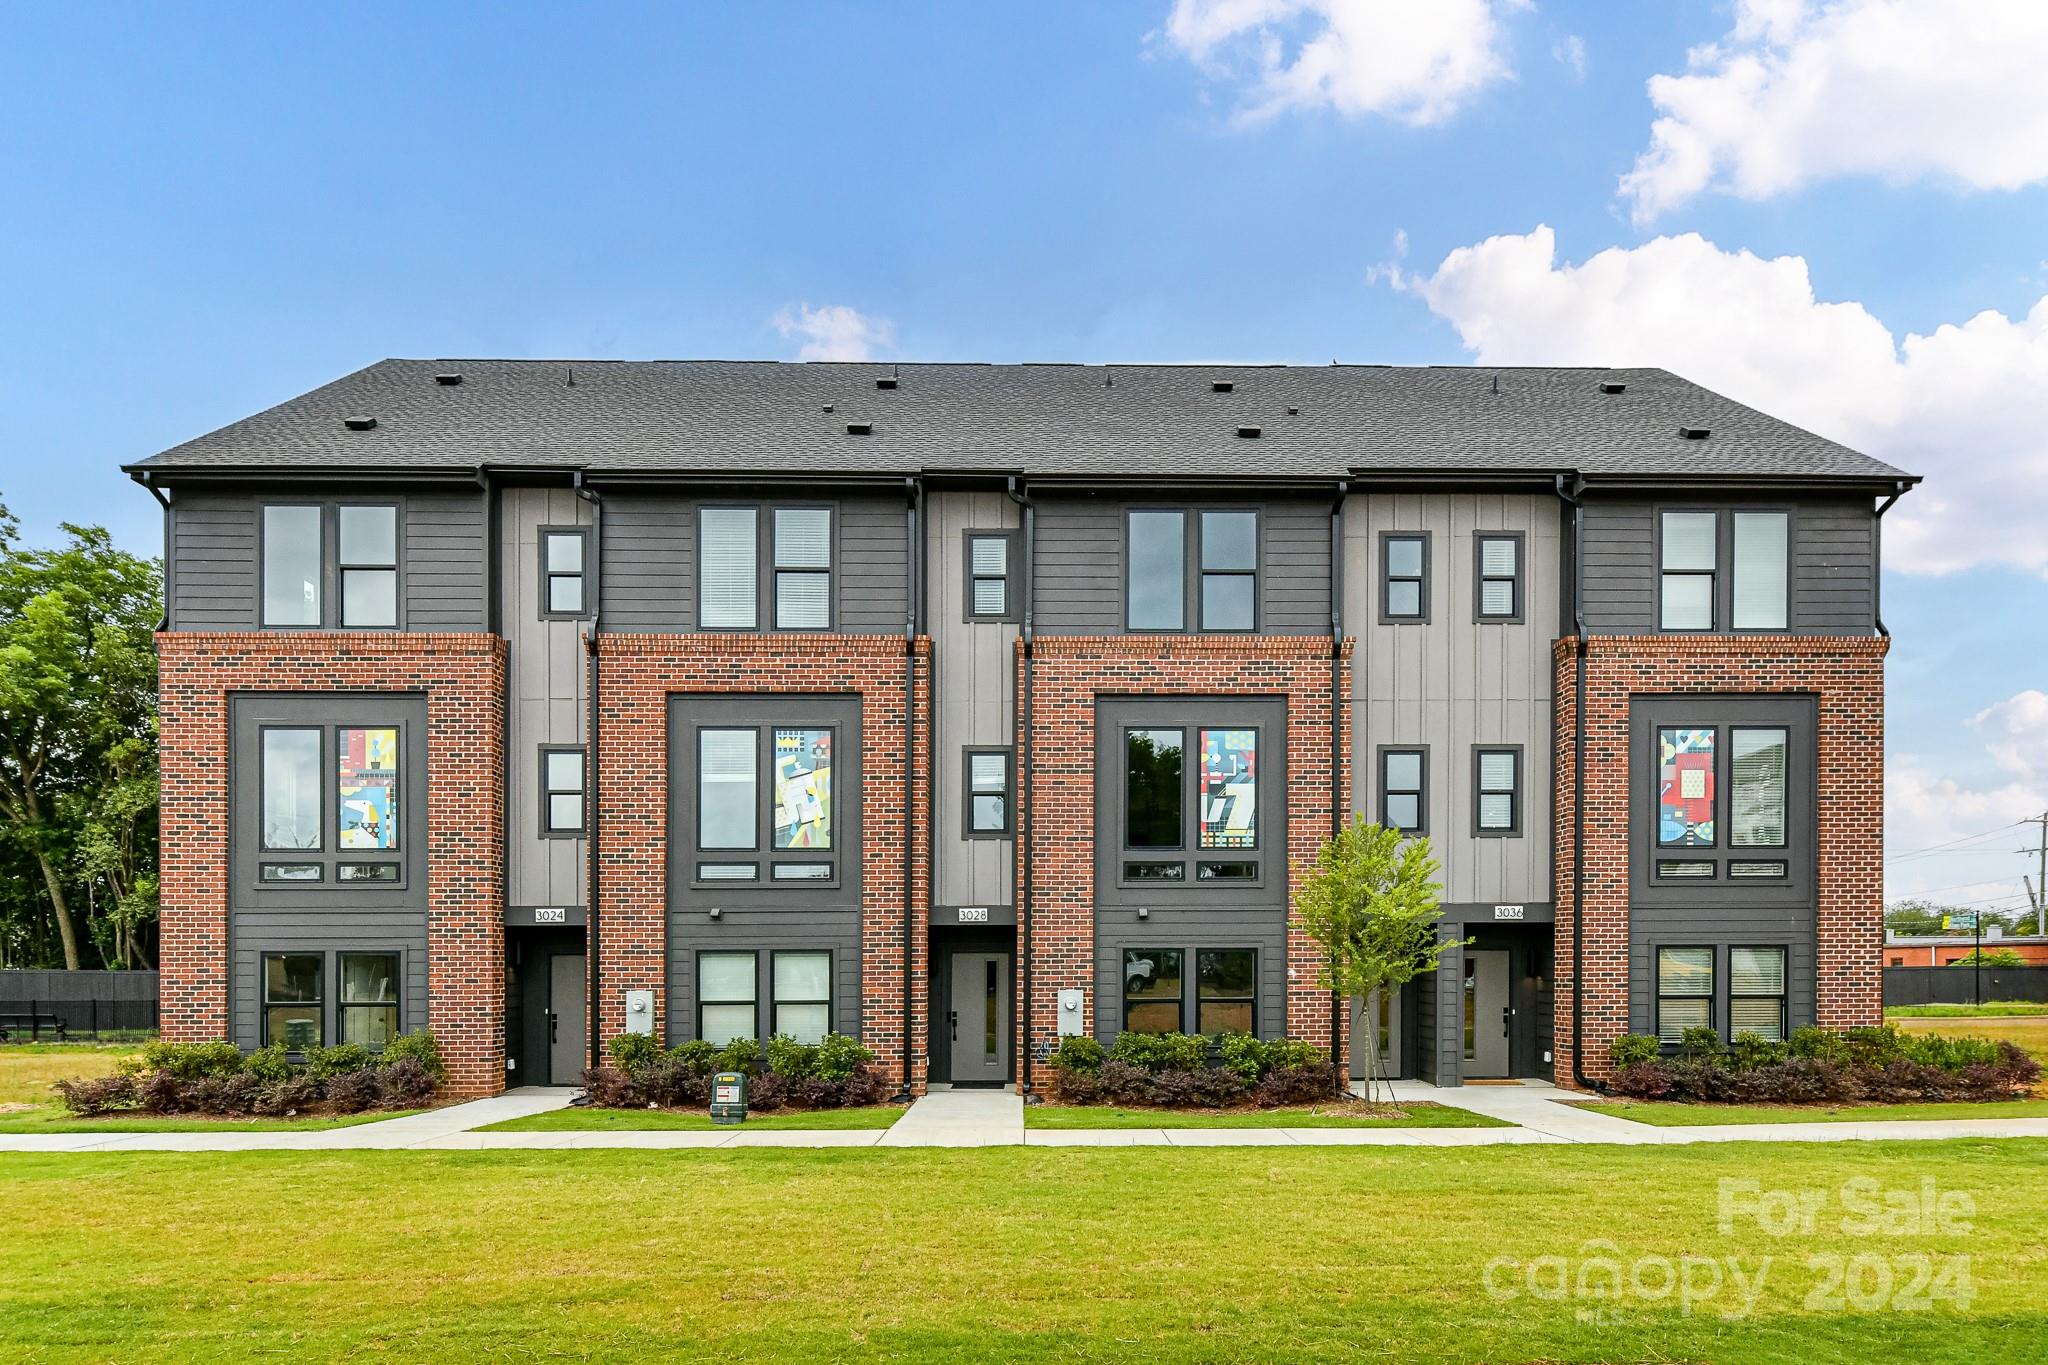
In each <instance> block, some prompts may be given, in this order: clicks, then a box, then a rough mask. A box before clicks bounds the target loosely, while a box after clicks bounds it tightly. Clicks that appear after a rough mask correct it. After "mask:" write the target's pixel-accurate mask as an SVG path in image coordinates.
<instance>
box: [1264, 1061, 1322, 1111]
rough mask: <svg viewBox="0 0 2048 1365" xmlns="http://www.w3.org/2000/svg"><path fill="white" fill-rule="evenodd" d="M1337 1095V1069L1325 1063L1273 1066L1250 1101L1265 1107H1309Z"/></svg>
mask: <svg viewBox="0 0 2048 1365" xmlns="http://www.w3.org/2000/svg"><path fill="white" fill-rule="evenodd" d="M1336 1093H1337V1068H1336V1067H1334V1066H1331V1065H1330V1064H1329V1063H1328V1062H1327V1061H1321V1062H1314V1063H1311V1064H1309V1065H1308V1066H1276V1067H1274V1068H1273V1069H1272V1070H1271V1071H1268V1072H1267V1073H1266V1075H1265V1078H1264V1079H1263V1080H1261V1081H1260V1082H1259V1087H1258V1089H1257V1090H1256V1091H1254V1092H1253V1098H1254V1099H1256V1100H1257V1101H1258V1102H1259V1103H1260V1104H1261V1105H1263V1106H1266V1107H1268V1108H1270V1107H1272V1106H1274V1105H1280V1104H1313V1103H1315V1102H1316V1101H1317V1100H1326V1099H1328V1098H1330V1096H1332V1095H1334V1094H1336Z"/></svg>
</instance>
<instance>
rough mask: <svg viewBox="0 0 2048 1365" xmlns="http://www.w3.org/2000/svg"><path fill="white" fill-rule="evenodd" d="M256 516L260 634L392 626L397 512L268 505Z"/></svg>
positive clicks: (368, 506) (380, 507)
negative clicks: (260, 574)
mask: <svg viewBox="0 0 2048 1365" xmlns="http://www.w3.org/2000/svg"><path fill="white" fill-rule="evenodd" d="M262 516H263V527H262V536H263V555H262V565H263V584H262V593H261V600H262V606H261V613H262V624H263V625H264V626H266V627H301V628H307V629H318V628H320V627H323V626H324V627H327V628H329V629H339V630H390V629H394V628H395V627H397V626H398V624H399V615H400V610H399V608H400V602H399V540H400V538H399V531H398V507H397V504H395V503H353V502H351V503H333V502H325V503H272V504H269V505H267V506H265V507H264V508H263V514H262ZM330 587H331V588H332V590H333V591H332V596H331V601H330V594H329V588H330Z"/></svg>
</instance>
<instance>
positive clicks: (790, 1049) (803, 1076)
mask: <svg viewBox="0 0 2048 1365" xmlns="http://www.w3.org/2000/svg"><path fill="white" fill-rule="evenodd" d="M768 1069H769V1070H770V1071H772V1072H774V1073H775V1074H776V1075H778V1076H780V1077H782V1079H784V1080H785V1081H802V1080H809V1079H810V1078H811V1077H812V1076H814V1075H816V1074H817V1069H818V1047H817V1044H815V1043H799V1042H798V1041H797V1040H796V1039H794V1038H792V1037H790V1036H789V1035H788V1034H786V1033H778V1034H776V1035H775V1036H774V1037H773V1038H770V1039H769V1040H768Z"/></svg>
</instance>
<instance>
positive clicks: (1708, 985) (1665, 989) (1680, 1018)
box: [1657, 948, 1714, 1043]
mask: <svg viewBox="0 0 2048 1365" xmlns="http://www.w3.org/2000/svg"><path fill="white" fill-rule="evenodd" d="M1713 1023H1714V950H1713V949H1712V948H1659V949H1658V950H1657V1037H1658V1040H1659V1041H1661V1042H1665V1043H1676V1042H1678V1041H1679V1040H1680V1039H1681V1038H1683V1037H1684V1035H1685V1031H1686V1030H1687V1029H1689V1028H1710V1027H1712V1026H1713Z"/></svg>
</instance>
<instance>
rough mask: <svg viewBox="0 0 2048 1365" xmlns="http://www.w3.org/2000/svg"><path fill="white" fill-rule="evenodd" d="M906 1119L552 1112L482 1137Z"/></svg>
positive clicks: (831, 1125) (815, 1113) (850, 1114)
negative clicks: (739, 1120)
mask: <svg viewBox="0 0 2048 1365" xmlns="http://www.w3.org/2000/svg"><path fill="white" fill-rule="evenodd" d="M902 1117H903V1110H902V1108H901V1107H900V1106H897V1105H893V1104H884V1105H877V1106H875V1107H873V1108H868V1109H813V1110H809V1111H807V1112H804V1113H798V1114H754V1115H750V1116H749V1117H748V1119H747V1121H746V1122H745V1123H743V1124H740V1125H738V1127H727V1126H724V1125H720V1124H716V1123H713V1122H712V1121H711V1117H710V1115H708V1114H698V1113H686V1112H683V1111H679V1110H675V1109H590V1108H584V1109H550V1110H549V1111H548V1112H547V1113H545V1114H528V1115H527V1116H526V1117H525V1118H517V1119H506V1120H505V1121H504V1122H503V1123H493V1124H490V1125H488V1126H487V1127H483V1128H479V1129H477V1131H478V1132H479V1133H629V1132H647V1131H650V1130H657V1129H658V1130H663V1131H670V1132H675V1131H681V1132H710V1131H713V1130H720V1131H725V1132H737V1131H739V1130H740V1129H753V1130H756V1131H758V1130H760V1129H763V1128H771V1129H794V1130H796V1131H799V1132H813V1133H816V1132H824V1131H826V1130H828V1129H831V1130H839V1129H847V1128H887V1127H888V1126H889V1125H890V1124H892V1123H894V1122H896V1120H898V1119H900V1118H902Z"/></svg>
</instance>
